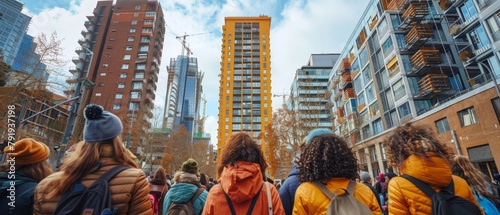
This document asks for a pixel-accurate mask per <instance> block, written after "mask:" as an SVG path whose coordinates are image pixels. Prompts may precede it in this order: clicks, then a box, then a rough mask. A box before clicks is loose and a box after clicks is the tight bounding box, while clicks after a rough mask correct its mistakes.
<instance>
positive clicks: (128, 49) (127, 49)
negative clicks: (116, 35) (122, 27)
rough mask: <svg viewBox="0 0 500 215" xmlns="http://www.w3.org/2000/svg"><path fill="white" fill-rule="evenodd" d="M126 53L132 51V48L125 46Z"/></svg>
mask: <svg viewBox="0 0 500 215" xmlns="http://www.w3.org/2000/svg"><path fill="white" fill-rule="evenodd" d="M132 38H133V37H132ZM125 51H132V46H125Z"/></svg>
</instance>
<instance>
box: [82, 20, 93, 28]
mask: <svg viewBox="0 0 500 215" xmlns="http://www.w3.org/2000/svg"><path fill="white" fill-rule="evenodd" d="M83 25H84V26H85V27H86V28H89V27H90V26H92V25H93V23H92V22H91V21H85V23H84V24H83Z"/></svg>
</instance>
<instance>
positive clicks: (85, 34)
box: [80, 30, 89, 37]
mask: <svg viewBox="0 0 500 215" xmlns="http://www.w3.org/2000/svg"><path fill="white" fill-rule="evenodd" d="M88 33H89V32H88V31H86V30H82V31H81V32H80V34H81V35H82V36H83V37H85V36H87V34H88Z"/></svg>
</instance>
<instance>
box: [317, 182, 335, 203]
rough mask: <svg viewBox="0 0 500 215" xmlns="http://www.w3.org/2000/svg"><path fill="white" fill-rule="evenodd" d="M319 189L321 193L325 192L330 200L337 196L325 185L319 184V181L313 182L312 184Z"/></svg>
mask: <svg viewBox="0 0 500 215" xmlns="http://www.w3.org/2000/svg"><path fill="white" fill-rule="evenodd" d="M312 183H313V184H314V185H315V186H316V187H317V188H319V189H320V190H321V192H323V193H324V194H325V195H326V196H328V198H329V199H330V200H332V199H333V198H334V197H335V195H334V194H333V193H332V191H330V190H329V189H328V188H327V187H326V186H325V185H324V184H323V183H321V182H319V181H313V182H312Z"/></svg>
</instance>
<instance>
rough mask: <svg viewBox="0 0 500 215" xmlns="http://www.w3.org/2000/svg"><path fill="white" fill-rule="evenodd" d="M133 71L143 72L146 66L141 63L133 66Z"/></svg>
mask: <svg viewBox="0 0 500 215" xmlns="http://www.w3.org/2000/svg"><path fill="white" fill-rule="evenodd" d="M135 69H136V70H145V69H146V64H143V63H141V64H137V65H135Z"/></svg>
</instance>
